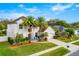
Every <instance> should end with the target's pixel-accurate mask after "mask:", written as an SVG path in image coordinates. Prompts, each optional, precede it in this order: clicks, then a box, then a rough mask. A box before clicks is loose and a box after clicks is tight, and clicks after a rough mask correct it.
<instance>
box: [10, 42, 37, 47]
mask: <svg viewBox="0 0 79 59" xmlns="http://www.w3.org/2000/svg"><path fill="white" fill-rule="evenodd" d="M32 44H38V43H36V42H31V43H20V44H16V45H11V46H10V48H18V47H21V46H27V45H32Z"/></svg>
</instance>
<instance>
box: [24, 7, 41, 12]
mask: <svg viewBox="0 0 79 59" xmlns="http://www.w3.org/2000/svg"><path fill="white" fill-rule="evenodd" d="M25 10H26V11H28V12H31V13H39V12H40V10H39V9H38V8H36V7H32V8H25Z"/></svg>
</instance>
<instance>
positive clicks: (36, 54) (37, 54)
mask: <svg viewBox="0 0 79 59" xmlns="http://www.w3.org/2000/svg"><path fill="white" fill-rule="evenodd" d="M59 47H61V46H56V47H52V48H49V49H47V50H44V51H41V52H38V53H34V54H32V55H30V56H39V55H41V54H44V53H47V52H50V51H52V50H55V49H57V48H59Z"/></svg>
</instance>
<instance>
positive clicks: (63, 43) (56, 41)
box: [50, 39, 79, 55]
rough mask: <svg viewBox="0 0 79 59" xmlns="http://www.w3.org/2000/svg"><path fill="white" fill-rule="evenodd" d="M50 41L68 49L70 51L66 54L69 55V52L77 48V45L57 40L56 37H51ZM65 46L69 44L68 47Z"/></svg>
mask: <svg viewBox="0 0 79 59" xmlns="http://www.w3.org/2000/svg"><path fill="white" fill-rule="evenodd" d="M50 42H52V43H54V44H57V45H59V46H63V47H64V48H66V49H69V50H70V51H71V52H70V53H68V54H66V55H69V54H71V53H73V52H75V51H77V50H79V46H77V45H74V44H71V43H65V42H62V41H59V40H57V39H53V40H52V41H50ZM67 46H69V48H67Z"/></svg>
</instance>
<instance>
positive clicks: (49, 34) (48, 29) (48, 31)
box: [44, 27, 55, 41]
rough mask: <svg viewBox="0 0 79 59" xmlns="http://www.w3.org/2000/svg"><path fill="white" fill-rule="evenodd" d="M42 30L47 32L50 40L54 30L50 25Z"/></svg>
mask: <svg viewBox="0 0 79 59" xmlns="http://www.w3.org/2000/svg"><path fill="white" fill-rule="evenodd" d="M44 32H47V33H48V37H47V38H48V41H51V40H52V39H53V37H54V36H55V31H54V30H53V29H52V28H51V27H48V28H47V29H46V30H45V31H44Z"/></svg>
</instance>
